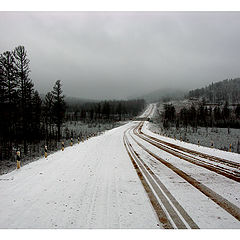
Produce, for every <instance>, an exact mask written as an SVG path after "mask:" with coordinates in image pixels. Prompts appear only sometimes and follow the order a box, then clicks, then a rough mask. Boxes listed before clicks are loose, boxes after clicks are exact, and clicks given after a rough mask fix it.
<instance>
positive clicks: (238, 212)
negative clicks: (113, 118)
mask: <svg viewBox="0 0 240 240" xmlns="http://www.w3.org/2000/svg"><path fill="white" fill-rule="evenodd" d="M131 137H132V139H133V140H134V141H135V142H136V143H137V144H138V146H140V147H141V148H142V149H143V150H144V151H146V152H147V153H148V154H150V155H151V156H152V157H154V158H155V159H156V160H158V161H160V162H161V163H162V164H164V165H165V166H167V167H168V168H169V169H171V170H172V171H174V172H175V173H176V174H177V175H179V176H180V177H182V178H183V179H185V180H186V181H187V182H189V183H190V184H191V185H192V186H194V187H195V188H197V189H198V190H199V191H201V192H202V193H203V194H204V195H206V196H207V197H209V198H210V199H211V200H212V201H214V202H215V203H216V204H218V205H219V206H220V207H221V208H223V209H224V210H225V211H227V212H228V213H230V214H231V215H232V216H233V217H235V218H236V219H237V220H238V221H240V208H239V207H237V206H236V205H235V204H233V203H231V202H229V201H228V200H227V199H225V198H224V197H222V196H221V195H219V194H217V193H216V192H214V191H213V190H211V189H210V188H208V187H207V186H205V185H204V184H202V183H200V182H199V181H197V180H196V179H194V178H193V177H191V176H190V175H188V174H186V173H185V172H184V171H182V170H180V169H178V168H177V167H175V166H174V165H172V164H171V163H169V162H167V161H165V160H164V159H162V158H160V157H159V156H157V155H156V154H154V153H153V152H151V151H150V150H149V149H147V148H146V147H145V146H143V145H142V144H141V143H140V142H138V141H137V140H136V139H135V138H134V137H133V136H131Z"/></svg>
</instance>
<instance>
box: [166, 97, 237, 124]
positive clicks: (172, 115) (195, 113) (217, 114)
mask: <svg viewBox="0 0 240 240" xmlns="http://www.w3.org/2000/svg"><path fill="white" fill-rule="evenodd" d="M162 118H163V127H164V128H169V127H170V125H175V126H176V128H179V127H181V126H184V127H188V126H191V127H193V128H197V127H198V126H200V127H222V128H223V127H227V128H240V104H238V105H237V106H235V107H233V108H230V107H229V104H228V102H227V101H226V102H225V104H224V106H223V107H220V106H215V107H211V106H209V105H207V104H206V103H205V102H204V101H202V102H201V103H200V104H199V105H198V106H195V105H194V104H192V105H191V107H183V108H181V109H180V111H179V112H178V113H177V112H176V110H175V107H174V106H173V105H172V104H165V105H164V111H163V115H162Z"/></svg>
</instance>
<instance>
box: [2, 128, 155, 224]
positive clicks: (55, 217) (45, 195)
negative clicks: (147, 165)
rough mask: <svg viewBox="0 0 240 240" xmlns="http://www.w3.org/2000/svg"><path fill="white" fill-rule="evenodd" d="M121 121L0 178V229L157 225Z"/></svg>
mask: <svg viewBox="0 0 240 240" xmlns="http://www.w3.org/2000/svg"><path fill="white" fill-rule="evenodd" d="M130 125H131V124H127V125H124V126H122V127H119V128H115V129H113V130H110V131H108V132H106V133H105V134H103V135H101V136H98V137H94V138H91V139H89V140H88V141H85V142H84V143H80V144H79V145H78V144H75V145H74V146H73V147H67V148H66V149H65V150H64V151H63V152H62V151H58V152H56V153H55V154H52V155H50V156H48V157H47V159H45V158H41V159H40V160H38V161H35V162H32V163H30V164H28V165H25V166H24V167H22V168H21V169H20V170H15V171H13V172H11V173H8V174H5V175H1V177H0V192H1V205H0V228H159V226H158V224H159V222H158V220H157V218H156V216H155V212H154V210H153V208H152V206H151V203H150V202H149V200H148V197H147V194H146V192H145V190H144V188H143V186H142V185H141V182H140V181H139V179H138V176H137V174H136V172H135V170H134V168H133V166H132V163H131V161H130V159H129V156H128V155H127V153H126V151H125V149H124V145H123V140H122V136H123V132H124V131H125V130H126V129H127V128H128V127H129V126H130Z"/></svg>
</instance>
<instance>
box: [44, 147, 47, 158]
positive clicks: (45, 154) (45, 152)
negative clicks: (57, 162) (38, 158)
mask: <svg viewBox="0 0 240 240" xmlns="http://www.w3.org/2000/svg"><path fill="white" fill-rule="evenodd" d="M44 156H45V158H47V146H45V148H44Z"/></svg>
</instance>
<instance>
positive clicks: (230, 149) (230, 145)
mask: <svg viewBox="0 0 240 240" xmlns="http://www.w3.org/2000/svg"><path fill="white" fill-rule="evenodd" d="M231 151H232V144H231V143H230V144H229V152H231Z"/></svg>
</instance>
